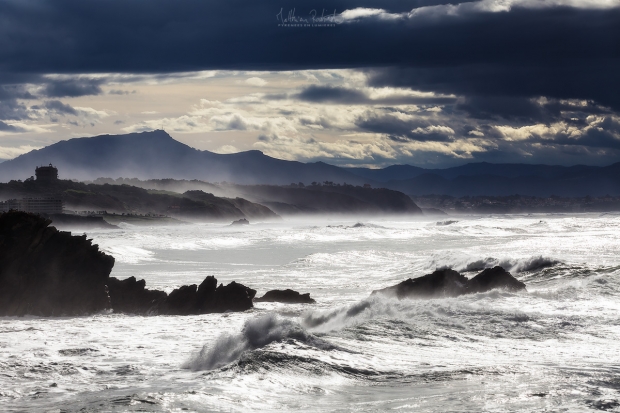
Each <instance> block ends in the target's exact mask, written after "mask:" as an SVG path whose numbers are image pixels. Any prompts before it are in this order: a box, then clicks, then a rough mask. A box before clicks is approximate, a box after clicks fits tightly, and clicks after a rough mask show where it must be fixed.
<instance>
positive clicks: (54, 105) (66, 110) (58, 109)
mask: <svg viewBox="0 0 620 413" xmlns="http://www.w3.org/2000/svg"><path fill="white" fill-rule="evenodd" d="M43 107H44V108H45V109H47V110H49V111H51V112H54V113H58V114H60V115H73V116H77V115H78V112H77V110H75V108H74V107H73V106H71V105H67V104H65V103H62V102H61V101H59V100H48V101H47V102H45V103H43ZM33 109H36V108H35V107H34V106H33Z"/></svg>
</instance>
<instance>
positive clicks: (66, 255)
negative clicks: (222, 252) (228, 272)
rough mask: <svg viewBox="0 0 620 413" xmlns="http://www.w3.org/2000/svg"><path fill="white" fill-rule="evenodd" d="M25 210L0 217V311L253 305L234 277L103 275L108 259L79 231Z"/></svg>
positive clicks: (209, 309) (178, 311)
mask: <svg viewBox="0 0 620 413" xmlns="http://www.w3.org/2000/svg"><path fill="white" fill-rule="evenodd" d="M50 223H51V221H50V220H49V219H45V218H42V217H40V216H38V215H34V214H27V213H25V212H16V211H11V212H6V213H2V214H0V316H7V315H8V316H22V315H26V314H30V315H40V316H61V315H85V314H92V313H96V312H100V311H102V310H106V309H110V308H111V309H112V310H113V311H115V312H120V313H128V314H175V315H186V314H205V313H216V312H225V311H245V310H248V309H250V308H252V299H253V298H254V296H255V295H256V291H255V290H253V289H251V288H248V287H246V286H244V285H241V284H238V283H236V282H234V281H233V282H231V283H230V284H228V285H222V284H220V286H219V287H218V286H217V280H216V279H215V278H214V277H207V278H206V279H205V280H204V281H203V282H202V284H200V286H198V287H197V286H196V285H195V284H193V285H184V286H182V287H180V288H177V289H176V290H174V291H172V292H171V293H170V295H168V294H166V293H165V292H164V291H158V290H148V289H147V288H146V283H145V281H144V280H139V281H138V280H136V278H135V277H130V278H127V279H125V280H118V279H116V278H114V277H110V276H109V275H110V271H111V270H112V267H113V266H114V258H113V257H111V256H109V255H106V254H104V253H103V252H101V251H99V249H98V247H97V245H92V243H91V240H87V239H86V235H82V236H72V235H71V233H69V232H60V231H58V230H57V229H56V228H54V227H50V226H49V225H50Z"/></svg>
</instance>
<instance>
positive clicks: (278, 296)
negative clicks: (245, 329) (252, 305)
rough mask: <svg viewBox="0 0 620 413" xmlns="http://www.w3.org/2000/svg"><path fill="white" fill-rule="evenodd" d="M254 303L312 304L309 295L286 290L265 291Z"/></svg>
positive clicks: (312, 301)
mask: <svg viewBox="0 0 620 413" xmlns="http://www.w3.org/2000/svg"><path fill="white" fill-rule="evenodd" d="M254 301H255V302H269V303H287V304H314V303H316V301H314V300H313V299H312V298H310V293H305V294H300V293H298V292H297V291H294V290H290V289H286V290H271V291H267V293H266V294H265V295H263V296H262V297H260V298H257V299H255V300H254Z"/></svg>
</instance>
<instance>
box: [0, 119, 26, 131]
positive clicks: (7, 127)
mask: <svg viewBox="0 0 620 413" xmlns="http://www.w3.org/2000/svg"><path fill="white" fill-rule="evenodd" d="M0 132H23V129H22V128H19V127H17V126H13V125H9V124H7V123H5V122H2V121H1V120H0Z"/></svg>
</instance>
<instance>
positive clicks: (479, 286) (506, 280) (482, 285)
mask: <svg viewBox="0 0 620 413" xmlns="http://www.w3.org/2000/svg"><path fill="white" fill-rule="evenodd" d="M467 288H468V289H469V292H472V293H484V292H487V291H490V290H494V289H496V288H501V289H504V290H508V291H519V290H525V284H524V283H522V282H521V281H519V280H517V279H516V278H515V277H513V276H512V275H511V274H510V273H509V272H508V271H506V270H504V269H503V268H502V267H499V266H497V267H493V268H487V269H485V270H484V271H482V272H481V273H480V274H478V275H476V276H475V277H474V278H472V279H471V280H469V282H468V283H467Z"/></svg>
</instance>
